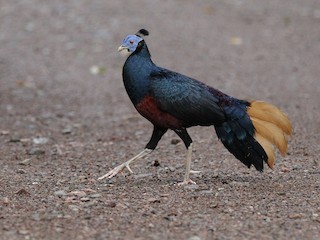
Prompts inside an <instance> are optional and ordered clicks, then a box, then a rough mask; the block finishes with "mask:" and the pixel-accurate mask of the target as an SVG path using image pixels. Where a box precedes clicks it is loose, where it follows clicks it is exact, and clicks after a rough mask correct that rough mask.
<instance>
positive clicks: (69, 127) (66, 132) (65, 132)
mask: <svg viewBox="0 0 320 240" xmlns="http://www.w3.org/2000/svg"><path fill="white" fill-rule="evenodd" d="M62 133H63V134H70V133H72V127H71V126H68V127H65V128H64V129H63V130H62Z"/></svg>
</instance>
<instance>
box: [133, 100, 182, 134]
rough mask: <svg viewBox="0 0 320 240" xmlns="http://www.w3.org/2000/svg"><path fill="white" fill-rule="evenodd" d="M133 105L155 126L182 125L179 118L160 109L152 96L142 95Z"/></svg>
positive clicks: (179, 126)
mask: <svg viewBox="0 0 320 240" xmlns="http://www.w3.org/2000/svg"><path fill="white" fill-rule="evenodd" d="M135 107H136V109H137V111H138V112H139V113H140V114H141V115H142V116H143V117H145V118H146V119H148V120H149V121H150V122H152V123H153V124H154V125H156V126H159V127H162V128H169V129H180V128H182V126H183V122H182V121H181V120H179V119H177V118H176V117H174V116H172V115H171V114H169V113H167V112H164V111H162V110H161V109H160V108H159V107H158V104H157V103H156V101H155V99H154V98H153V97H152V96H146V97H144V98H143V99H142V100H141V101H140V102H139V103H138V104H136V106H135Z"/></svg>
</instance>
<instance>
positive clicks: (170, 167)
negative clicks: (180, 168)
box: [168, 166, 176, 172]
mask: <svg viewBox="0 0 320 240" xmlns="http://www.w3.org/2000/svg"><path fill="white" fill-rule="evenodd" d="M168 169H169V170H170V172H174V171H175V170H176V168H175V167H173V166H169V167H168Z"/></svg>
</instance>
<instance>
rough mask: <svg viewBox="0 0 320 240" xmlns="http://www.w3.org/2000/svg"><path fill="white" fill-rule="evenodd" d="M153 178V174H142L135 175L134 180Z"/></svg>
mask: <svg viewBox="0 0 320 240" xmlns="http://www.w3.org/2000/svg"><path fill="white" fill-rule="evenodd" d="M150 176H152V173H142V174H137V175H134V179H140V178H146V177H150Z"/></svg>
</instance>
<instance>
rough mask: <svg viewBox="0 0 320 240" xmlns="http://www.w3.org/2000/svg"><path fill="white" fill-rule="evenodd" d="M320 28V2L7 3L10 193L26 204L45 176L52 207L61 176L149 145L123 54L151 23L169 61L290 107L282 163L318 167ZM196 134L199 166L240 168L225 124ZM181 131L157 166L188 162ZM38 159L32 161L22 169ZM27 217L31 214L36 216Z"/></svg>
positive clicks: (156, 50) (153, 47) (160, 57)
mask: <svg viewBox="0 0 320 240" xmlns="http://www.w3.org/2000/svg"><path fill="white" fill-rule="evenodd" d="M319 26H320V2H319V0H283V1H278V0H269V1H254V0H225V1H218V0H215V1H211V0H210V1H209V0H208V1H205V0H203V1H192V0H175V1H167V0H164V1H160V0H154V1H143V0H136V1H102V0H90V1H89V0H68V1H63V0H55V1H52V0H51V1H49V0H47V1H44V0H11V1H5V0H0V141H1V142H0V151H1V157H0V164H1V166H2V167H1V168H2V169H1V172H2V173H1V174H2V176H1V177H0V178H1V180H0V182H1V183H0V184H2V185H3V186H2V187H3V191H2V192H1V191H0V194H1V196H2V197H3V199H5V198H8V199H9V200H10V199H11V200H10V201H13V202H15V201H16V202H15V204H18V205H19V204H21V202H20V200H19V199H16V198H15V197H14V196H16V195H14V193H16V192H17V191H18V190H19V189H20V188H25V189H27V191H28V192H31V193H34V191H35V189H34V187H33V186H32V184H31V183H33V182H42V185H41V186H43V187H42V188H40V189H42V190H41V191H42V192H41V191H40V190H39V196H36V197H34V199H33V201H34V202H35V204H38V206H43V205H42V204H43V203H42V202H41V201H40V200H41V199H47V197H46V196H47V195H48V194H49V195H50V194H52V192H55V191H59V190H61V189H60V188H62V186H61V185H59V184H57V182H56V180H57V179H65V181H71V182H72V181H73V180H72V179H74V178H75V176H77V177H78V176H79V175H80V176H82V175H85V176H86V178H87V179H96V178H97V177H98V176H99V175H101V174H102V173H104V172H105V171H106V170H107V169H109V168H110V167H111V166H112V164H115V163H119V162H121V161H123V160H125V159H126V158H128V157H129V156H131V154H134V153H136V152H138V151H140V150H141V148H142V147H144V145H145V144H146V142H147V140H148V138H149V135H150V134H151V125H150V124H149V123H148V122H147V121H146V120H144V119H143V118H142V117H139V116H138V114H137V113H136V111H135V109H134V107H133V106H132V104H131V102H130V100H129V98H128V97H127V94H126V92H125V89H124V87H123V83H122V76H121V72H122V65H123V63H124V61H125V59H123V58H122V57H121V56H119V55H118V52H117V48H118V46H119V45H120V44H121V41H122V39H123V38H124V37H125V36H126V35H127V34H134V33H136V32H137V31H138V30H139V29H140V28H145V29H147V30H149V31H150V36H148V37H146V42H147V44H148V47H149V50H150V52H151V55H152V59H153V61H154V62H155V63H156V64H157V65H159V66H162V67H165V68H169V69H172V70H175V71H178V72H180V73H183V74H185V75H188V76H191V77H193V78H196V79H198V80H200V81H203V82H205V83H207V84H209V85H211V86H213V87H215V88H218V89H220V90H222V91H224V92H226V93H228V94H230V95H232V96H235V97H237V98H243V99H260V100H265V101H269V102H271V103H273V104H275V105H277V106H279V107H280V108H281V109H282V110H283V111H285V112H286V113H287V114H288V116H289V117H290V119H291V120H292V122H293V127H294V137H293V139H292V140H291V142H290V147H289V153H290V155H289V157H287V158H285V161H284V162H283V163H281V164H284V165H280V166H283V167H284V169H286V168H288V169H291V168H290V167H288V166H296V167H297V168H298V169H301V171H303V169H315V168H318V166H319V165H318V163H319V154H320V147H319V143H320V97H319V94H320V80H319V78H320V67H319V63H320V28H319ZM191 135H192V136H193V139H194V140H195V142H198V145H197V146H198V150H197V151H198V152H197V154H199V153H200V152H201V153H202V154H203V155H199V159H200V158H203V159H202V161H199V162H196V163H195V165H196V167H198V168H202V169H204V168H206V167H205V166H206V164H207V161H206V160H204V159H207V158H208V157H210V159H213V160H212V161H214V159H220V158H221V155H222V156H223V158H226V160H219V161H217V162H215V163H210V164H211V166H215V167H218V168H219V167H220V168H219V169H221V170H222V171H223V170H225V171H226V172H228V171H229V170H230V171H232V170H231V169H237V167H235V166H239V165H238V163H237V162H236V161H235V160H234V159H232V157H231V156H230V155H228V153H227V152H226V151H225V150H224V149H223V147H221V144H220V143H218V141H217V139H216V137H215V135H214V133H213V131H212V134H209V135H208V131H207V130H206V129H200V128H197V127H196V128H195V129H192V130H191ZM172 138H174V135H173V134H171V133H169V134H168V136H167V137H166V138H164V141H163V142H162V143H161V144H160V149H161V151H162V153H158V155H156V157H151V160H149V163H152V161H153V160H155V159H157V158H160V159H162V160H161V161H164V163H167V162H170V161H169V160H170V159H169V158H168V156H169V155H175V154H176V155H177V159H178V161H179V163H180V164H182V163H183V161H184V160H183V159H184V149H183V147H182V146H181V147H179V148H178V150H174V148H172V147H171V148H169V150H168V149H167V147H166V146H168V139H172ZM166 139H167V140H166ZM211 144H215V146H214V147H215V149H214V150H213V152H212V151H211V150H210V152H209V151H207V150H208V149H209V147H211V146H209V145H211ZM159 152H160V151H159ZM160 154H162V155H160ZM28 159H32V161H33V164H32V165H31V166H30V165H28V166H26V167H21V166H20V165H18V163H21V162H23V161H26V160H28ZM215 164H216V165H215ZM292 168H293V167H292ZM19 169H22V170H21V171H22V173H23V172H26V173H28V174H21V171H20V173H19V171H18V170H19ZM137 169H138V168H137ZM182 170H183V168H181V172H182ZM137 171H139V170H137ZM146 171H148V170H146ZM179 171H180V170H179ZM241 171H242V170H241ZM243 171H247V170H246V169H244V170H243ZM229 173H230V172H229ZM77 174H78V175H77ZM81 174H82V175H81ZM72 176H73V177H72ZM259 176H260V175H259ZM66 179H67V180H66ZM70 179H71V180H70ZM68 183H69V184H72V183H70V182H68ZM23 186H24V187H23ZM72 186H73V188H75V186H74V185H72ZM10 194H11V195H10ZM10 196H13V197H10ZM32 196H35V195H32ZM54 199H55V198H53V200H52V199H51V200H50V199H49V200H48V199H47V201H48V205H50V204H49V203H51V201H54ZM10 201H9V203H8V204H9V206H11V205H10ZM36 208H37V207H36V206H33V207H30V209H31V210H30V211H31V212H32V211H34V209H36ZM15 211H18V210H17V209H14V208H9V207H8V208H5V212H4V213H3V215H2V216H4V217H3V219H5V220H4V222H5V226H9V227H8V228H9V229H10V227H11V226H17V223H15V222H16V218H15V217H14V214H13V213H14V212H15ZM19 211H22V210H19ZM20 214H22V219H26V220H28V219H29V218H28V217H27V214H29V213H28V212H27V213H25V214H24V213H22V212H20ZM40 216H41V214H40ZM93 216H94V215H92V217H93ZM0 219H1V214H0ZM284 221H285V220H284ZM19 224H21V226H24V228H26V229H28V228H29V229H33V227H34V226H32V227H31V226H29V227H28V226H27V225H24V224H23V223H21V222H20V223H19ZM19 224H18V225H19ZM19 226H20V225H19ZM26 226H27V227H26ZM291 227H293V226H291ZM49 228H50V227H49ZM50 229H51V228H50ZM33 230H34V231H35V229H33ZM5 231H7V233H6V234H7V235H6V236H11V237H12V236H14V232H13V233H12V232H10V231H9V230H8V229H7V230H5ZM8 232H9V233H12V234H13V235H10V234H9V233H8ZM35 236H41V231H39V235H35ZM62 236H63V235H62ZM120 236H122V235H121V234H120Z"/></svg>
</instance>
